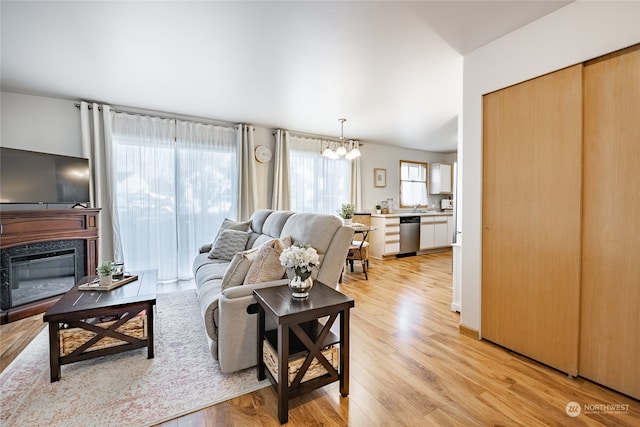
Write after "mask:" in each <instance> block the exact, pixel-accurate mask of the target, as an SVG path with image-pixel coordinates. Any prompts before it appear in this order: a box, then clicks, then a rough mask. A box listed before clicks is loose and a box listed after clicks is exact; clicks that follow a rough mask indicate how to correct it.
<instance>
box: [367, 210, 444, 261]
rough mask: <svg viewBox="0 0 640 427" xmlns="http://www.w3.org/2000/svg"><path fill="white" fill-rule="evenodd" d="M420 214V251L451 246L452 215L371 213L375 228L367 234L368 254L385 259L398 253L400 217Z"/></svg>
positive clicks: (372, 223) (418, 213) (418, 214)
mask: <svg viewBox="0 0 640 427" xmlns="http://www.w3.org/2000/svg"><path fill="white" fill-rule="evenodd" d="M407 216H420V246H419V249H420V251H427V250H429V251H433V250H434V249H435V250H438V249H446V248H448V247H451V241H452V239H451V235H452V233H453V230H452V227H453V217H452V216H451V215H438V214H434V213H432V212H429V213H426V212H417V213H408V212H405V213H399V214H391V215H375V214H374V215H371V225H372V226H373V227H375V228H376V229H375V230H373V231H371V233H370V234H369V251H370V252H369V254H370V256H371V257H373V258H377V259H385V258H389V257H392V256H396V255H398V254H399V253H400V217H407Z"/></svg>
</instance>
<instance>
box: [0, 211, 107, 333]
mask: <svg viewBox="0 0 640 427" xmlns="http://www.w3.org/2000/svg"><path fill="white" fill-rule="evenodd" d="M99 213H100V209H56V210H48V209H47V210H29V211H0V249H7V248H11V247H14V246H18V245H25V244H33V243H41V242H51V241H56V240H74V239H77V240H84V241H85V242H86V254H87V256H86V259H85V262H84V265H85V271H86V272H87V274H89V272H94V271H96V266H97V265H98V214H99ZM58 299H59V297H54V298H49V299H46V300H42V301H38V302H36V303H34V304H31V305H28V306H22V307H16V308H15V309H11V310H7V311H1V312H0V323H7V322H11V321H14V320H18V319H22V318H24V317H28V316H32V315H34V314H38V313H43V312H45V311H46V310H47V309H48V308H49V307H51V306H52V305H53V304H55V302H56V301H57V300H58Z"/></svg>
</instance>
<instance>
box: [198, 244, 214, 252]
mask: <svg viewBox="0 0 640 427" xmlns="http://www.w3.org/2000/svg"><path fill="white" fill-rule="evenodd" d="M212 247H213V243H207V244H205V245H202V246H200V249H198V253H199V254H203V253H205V252H209V251H211V248H212Z"/></svg>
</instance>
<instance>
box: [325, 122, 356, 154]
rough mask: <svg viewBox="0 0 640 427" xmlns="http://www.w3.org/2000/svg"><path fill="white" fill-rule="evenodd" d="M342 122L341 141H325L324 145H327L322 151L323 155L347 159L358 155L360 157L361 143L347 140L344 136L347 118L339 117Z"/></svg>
mask: <svg viewBox="0 0 640 427" xmlns="http://www.w3.org/2000/svg"><path fill="white" fill-rule="evenodd" d="M338 121H339V122H340V141H324V143H323V145H324V144H326V147H325V148H324V150H323V151H322V155H323V156H325V157H328V158H330V159H334V160H336V159H340V158H343V157H344V158H345V159H347V160H353V159H355V158H356V157H360V155H361V154H360V143H359V142H358V141H356V140H353V139H350V140H348V141H347V140H346V139H345V138H344V122H346V121H347V119H338Z"/></svg>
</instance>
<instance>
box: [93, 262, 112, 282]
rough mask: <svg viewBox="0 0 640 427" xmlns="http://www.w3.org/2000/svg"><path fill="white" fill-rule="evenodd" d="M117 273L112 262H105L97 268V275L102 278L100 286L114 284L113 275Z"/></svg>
mask: <svg viewBox="0 0 640 427" xmlns="http://www.w3.org/2000/svg"><path fill="white" fill-rule="evenodd" d="M115 272H116V268H115V266H114V265H113V262H111V261H104V262H103V263H102V264H100V265H99V266H98V267H96V273H97V274H98V276H100V286H109V285H110V284H111V283H112V277H111V275H112V274H113V273H115Z"/></svg>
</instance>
